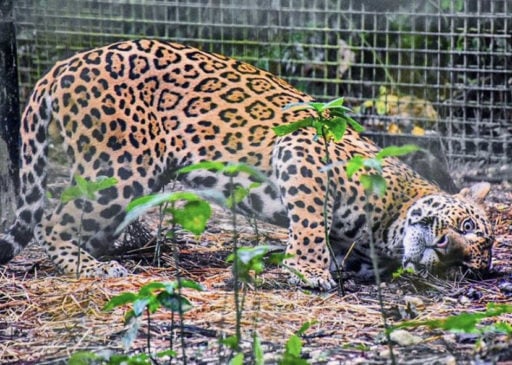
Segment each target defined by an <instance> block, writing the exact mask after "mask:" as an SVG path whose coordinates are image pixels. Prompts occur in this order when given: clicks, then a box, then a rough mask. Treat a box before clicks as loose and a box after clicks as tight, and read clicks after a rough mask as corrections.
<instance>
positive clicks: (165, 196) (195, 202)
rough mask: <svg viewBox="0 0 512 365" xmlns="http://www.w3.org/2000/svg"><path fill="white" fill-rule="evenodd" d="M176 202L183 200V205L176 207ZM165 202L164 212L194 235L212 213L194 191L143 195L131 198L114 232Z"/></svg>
mask: <svg viewBox="0 0 512 365" xmlns="http://www.w3.org/2000/svg"><path fill="white" fill-rule="evenodd" d="M178 202H184V205H183V206H181V207H176V205H175V204H176V203H178ZM165 203H167V204H170V207H168V208H167V210H166V212H168V213H171V214H172V217H173V221H174V223H176V224H179V225H181V226H182V227H183V229H186V230H187V231H189V232H192V233H193V234H195V235H200V234H201V233H203V232H204V230H205V229H206V224H207V223H208V220H209V219H210V216H211V214H212V208H211V206H210V204H209V203H208V202H207V201H205V200H204V199H202V198H201V197H200V196H199V195H197V194H196V193H192V192H189V191H176V192H169V193H157V194H150V195H145V196H142V197H140V198H137V199H134V200H132V201H131V202H130V204H128V206H127V208H126V210H127V214H126V216H125V218H124V220H123V222H122V223H121V224H120V225H119V227H118V228H117V230H116V234H118V233H120V232H121V231H122V230H123V229H124V228H126V227H127V226H128V225H129V224H130V223H132V222H133V221H135V220H136V219H137V218H139V217H140V216H142V215H144V214H146V213H147V212H148V211H149V210H150V209H152V208H154V207H157V206H160V205H162V204H165Z"/></svg>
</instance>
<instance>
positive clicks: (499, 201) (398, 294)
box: [0, 183, 512, 364]
mask: <svg viewBox="0 0 512 365" xmlns="http://www.w3.org/2000/svg"><path fill="white" fill-rule="evenodd" d="M511 205H512V188H511V186H510V185H508V184H506V183H502V184H499V185H494V186H493V189H492V192H491V194H490V196H489V198H488V199H487V206H488V212H489V214H490V216H491V217H492V221H493V222H494V223H495V232H496V242H495V246H494V259H493V267H494V269H493V273H492V274H491V275H489V277H486V278H482V279H479V280H476V279H470V278H467V277H464V276H463V275H457V276H456V278H454V279H438V278H429V279H427V280H424V279H419V278H415V277H411V276H405V277H402V278H399V279H396V280H389V281H386V282H385V283H383V284H382V285H381V288H382V293H383V302H384V308H385V313H386V316H387V318H388V322H389V323H391V324H396V323H399V322H401V321H404V320H409V319H417V320H425V319H435V318H445V317H447V316H450V315H455V314H460V313H463V312H475V311H482V310H484V309H485V307H486V305H487V304H488V303H512V267H511V265H510V263H511V262H512V260H511V258H512V212H511V208H510V207H511ZM242 223H243V224H242ZM258 232H259V237H260V243H271V244H283V243H284V242H285V239H286V232H285V230H282V229H278V228H276V227H274V226H270V225H264V224H258ZM231 237H232V228H231V219H230V217H229V215H228V214H226V213H225V212H223V211H221V210H216V211H215V216H214V218H213V220H212V221H211V222H210V223H209V228H208V232H207V233H206V234H204V235H203V236H202V237H200V238H195V237H193V236H190V235H186V234H184V235H180V238H179V245H178V246H177V247H178V249H179V265H177V263H176V261H175V260H174V258H173V253H172V250H171V247H170V246H165V247H163V249H162V256H161V260H162V262H161V264H162V265H161V266H162V267H160V268H158V267H156V266H154V265H151V261H152V257H153V251H154V248H153V247H152V245H151V243H149V244H148V246H147V247H146V248H144V249H142V250H138V251H137V252H132V253H130V254H125V255H123V256H122V257H121V259H120V261H121V262H122V263H123V264H124V265H125V266H126V267H127V268H128V269H129V270H130V271H132V272H133V275H130V276H128V277H125V278H119V279H106V280H95V279H79V280H77V279H74V278H69V277H64V276H61V275H59V274H58V273H57V272H56V270H55V268H54V267H53V266H52V264H51V263H50V262H49V260H48V259H47V258H46V255H45V254H44V252H42V250H41V248H39V247H37V246H33V245H32V246H30V247H29V248H28V249H26V250H25V251H24V252H23V253H22V255H20V256H18V257H17V258H15V259H14V260H13V261H11V262H10V263H9V264H8V265H6V266H4V267H0V363H2V364H58V363H67V359H68V358H69V356H70V355H71V354H73V353H75V352H77V351H80V350H90V351H94V352H96V353H99V354H106V353H107V352H108V351H111V352H118V353H120V352H122V351H123V345H122V337H123V333H124V327H123V314H124V309H120V308H118V309H115V310H114V311H113V312H104V311H102V307H103V305H104V304H105V303H106V302H107V301H108V300H109V299H110V298H111V297H113V296H115V295H117V294H119V293H121V292H125V291H133V292H136V291H137V290H138V288H139V287H140V286H141V285H143V284H146V283H148V282H151V281H164V282H165V281H171V280H174V279H175V278H176V267H177V266H179V268H180V271H179V272H180V275H181V276H182V277H186V278H189V279H193V280H196V281H197V282H199V283H201V284H202V285H203V286H204V288H205V290H204V291H203V292H194V291H191V290H185V295H186V296H187V297H188V298H189V299H190V301H191V302H192V303H193V306H194V307H193V309H192V310H190V311H189V312H187V313H186V315H185V321H184V327H183V331H184V334H185V341H184V342H185V352H186V358H187V360H188V363H189V364H190V363H193V364H225V363H228V359H229V356H230V352H229V351H228V350H226V349H225V348H223V347H221V346H219V345H218V343H219V339H220V338H222V337H223V336H229V335H232V334H233V333H234V323H235V314H234V304H233V283H232V280H231V271H230V268H229V266H228V264H226V263H225V258H226V256H227V255H228V254H229V252H230V245H231V243H230V241H231ZM255 239H256V235H255V232H254V229H253V228H252V227H251V226H250V225H248V224H247V222H246V220H245V219H244V218H241V220H240V241H241V242H243V243H244V244H248V245H250V244H254V243H255ZM175 247H176V246H175ZM344 288H345V293H344V294H340V293H338V292H337V291H333V292H329V293H320V292H315V291H309V290H304V289H298V288H292V287H290V286H289V285H288V284H287V281H286V276H285V275H284V274H283V273H282V272H281V271H280V270H279V269H278V268H275V267H271V266H270V267H269V268H268V270H267V272H266V273H265V274H264V275H263V276H262V277H261V281H260V282H259V285H258V287H254V288H250V290H249V291H248V293H247V297H246V300H245V304H244V308H245V309H244V311H243V320H242V325H243V328H242V329H243V332H242V333H243V339H244V341H243V350H244V352H245V353H246V358H245V362H244V363H251V358H250V353H251V350H250V348H251V336H252V334H253V333H255V332H257V334H258V335H259V337H260V339H261V341H262V345H263V350H264V354H265V359H266V362H265V363H268V364H273V363H277V362H278V360H279V359H280V357H281V356H282V353H283V351H284V346H285V342H286V340H287V339H288V338H289V337H290V336H291V335H292V334H293V333H294V332H295V331H297V330H298V329H299V328H300V327H301V326H302V324H304V323H305V322H307V321H315V324H313V325H312V326H311V328H310V329H309V330H308V331H307V332H306V334H305V335H304V336H303V344H304V347H303V350H302V356H303V358H304V359H305V360H306V361H307V362H308V363H311V364H388V363H390V361H391V360H390V350H389V347H388V345H387V344H386V342H385V337H384V335H383V324H382V316H381V311H380V307H379V303H378V297H377V294H376V293H377V288H376V286H375V285H374V284H369V283H359V282H357V281H356V280H355V279H354V278H350V277H349V278H348V279H347V280H346V281H345V283H344ZM171 317H172V316H171V313H170V312H168V311H165V310H161V311H158V312H157V313H155V314H154V315H153V316H152V318H151V319H152V321H151V323H150V333H151V339H152V340H151V347H152V350H162V349H165V348H168V346H169V341H170V333H171V332H172V333H174V334H175V336H173V347H174V348H175V349H176V350H177V352H178V357H181V356H182V355H181V354H182V349H181V345H180V341H181V340H180V338H178V337H176V334H177V333H178V330H176V329H175V328H173V327H172V326H171V323H172V320H171V319H172V318H171ZM495 321H500V322H505V323H508V324H509V325H512V314H508V315H502V316H500V317H498V318H497V319H495V320H492V319H487V320H484V321H483V325H489V324H491V323H492V322H495ZM480 328H481V329H482V331H481V333H473V334H464V333H452V332H448V331H442V330H438V329H428V328H425V327H419V328H415V329H409V330H407V333H405V335H404V336H402V337H399V338H395V342H394V346H393V349H392V351H393V354H394V356H395V357H396V362H397V363H400V364H512V338H510V337H507V336H506V335H504V334H500V333H498V332H497V331H496V330H491V329H489V328H487V329H485V328H483V326H481V327H480ZM147 330H148V326H147V323H146V322H145V321H143V322H142V323H141V328H140V330H139V332H138V336H137V338H136V339H135V341H134V343H133V344H132V345H131V347H130V351H131V352H133V353H135V352H141V351H142V352H143V351H145V350H146V346H147V343H146V333H147ZM408 342H410V343H408ZM174 362H175V363H182V360H177V361H176V360H174ZM159 363H165V361H163V360H160V362H159Z"/></svg>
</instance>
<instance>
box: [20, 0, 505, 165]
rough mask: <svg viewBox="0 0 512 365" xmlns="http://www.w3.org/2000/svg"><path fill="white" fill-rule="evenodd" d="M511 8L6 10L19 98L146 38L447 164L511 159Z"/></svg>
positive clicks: (85, 0)
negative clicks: (303, 96)
mask: <svg viewBox="0 0 512 365" xmlns="http://www.w3.org/2000/svg"><path fill="white" fill-rule="evenodd" d="M511 11H512V0H493V1H489V0H422V1H420V0H418V1H408V2H405V1H404V2H399V1H394V0H380V1H377V0H342V1H338V0H179V1H177V0H176V1H170V0H167V1H164V0H162V1H159V0H149V1H145V0H117V1H114V0H111V1H107V0H103V1H102V0H17V1H16V2H15V19H16V26H17V37H18V53H19V62H20V68H19V69H20V74H21V75H20V81H21V96H22V99H26V97H27V95H28V93H29V92H30V89H31V88H32V87H33V85H34V83H35V81H36V80H37V79H38V78H39V77H40V76H41V75H42V74H43V73H44V71H45V70H47V69H48V68H49V67H50V66H51V65H52V64H53V63H54V62H55V61H56V60H58V59H61V58H63V57H65V56H69V55H70V54H72V53H73V52H76V51H78V50H83V49H87V48H92V47H95V46H99V45H103V44H106V43H109V42H112V41H116V40H120V39H127V38H140V37H157V38H165V39H169V40H174V41H177V42H182V43H186V44H190V45H194V46H197V47H199V48H201V49H204V50H208V51H214V52H218V53H223V54H225V55H228V56H232V57H235V58H238V59H241V60H244V61H247V62H250V63H252V64H254V65H256V66H258V67H260V68H264V69H267V70H269V71H271V72H273V73H275V74H277V75H280V76H281V77H283V78H284V79H286V80H287V81H289V82H290V83H292V84H293V85H295V86H296V87H298V88H299V89H302V90H304V91H307V92H308V93H310V94H312V95H314V96H315V97H317V98H318V99H321V100H327V99H333V98H336V97H339V96H344V97H345V98H346V100H347V101H348V103H349V104H350V106H352V107H353V109H354V111H355V112H356V114H357V118H359V120H360V121H362V122H363V123H364V124H365V125H366V126H367V127H368V129H369V131H370V133H373V134H380V133H389V132H391V133H404V134H408V135H410V134H414V135H415V136H417V137H415V138H418V139H419V140H422V139H423V140H428V139H432V138H433V139H436V140H439V139H441V140H442V142H443V145H444V146H445V147H446V154H447V157H448V158H449V160H451V161H454V160H455V159H458V158H463V159H466V160H467V159H479V160H485V161H487V162H505V161H510V160H512V120H511V119H512V100H511V99H512V58H511V56H512V17H511V15H512V13H511Z"/></svg>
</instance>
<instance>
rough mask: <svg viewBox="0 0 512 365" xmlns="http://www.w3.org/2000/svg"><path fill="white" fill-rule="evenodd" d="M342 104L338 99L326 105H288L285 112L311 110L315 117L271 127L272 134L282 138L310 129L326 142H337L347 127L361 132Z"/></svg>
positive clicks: (342, 100) (341, 100) (308, 103)
mask: <svg viewBox="0 0 512 365" xmlns="http://www.w3.org/2000/svg"><path fill="white" fill-rule="evenodd" d="M343 103H344V99H343V98H339V99H335V100H333V101H331V102H328V103H319V102H307V103H293V104H289V105H287V106H286V107H285V108H284V109H285V110H286V109H293V110H296V111H297V110H311V111H313V112H314V113H316V114H317V116H316V117H309V118H304V119H301V120H299V121H297V122H292V123H288V124H282V125H278V126H276V127H273V130H274V133H275V134H276V135H277V136H279V137H282V136H285V135H287V134H290V133H293V132H295V131H297V130H299V129H302V128H309V127H312V128H314V129H315V130H316V134H317V136H321V137H323V138H325V139H326V140H327V141H330V140H331V139H332V140H334V141H336V142H337V141H340V140H341V139H342V138H343V135H344V134H345V131H346V130H347V125H350V126H351V127H352V128H353V129H354V130H356V131H357V132H361V131H363V130H364V128H363V127H362V126H361V125H360V124H359V123H358V122H356V121H355V120H354V119H352V118H351V117H349V116H348V115H347V114H346V113H348V112H350V109H349V108H347V107H345V106H343Z"/></svg>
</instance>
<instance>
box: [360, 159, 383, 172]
mask: <svg viewBox="0 0 512 365" xmlns="http://www.w3.org/2000/svg"><path fill="white" fill-rule="evenodd" d="M363 166H364V167H366V168H368V169H374V170H376V171H377V172H378V173H379V174H382V163H381V161H380V160H378V159H377V158H365V159H364V161H363Z"/></svg>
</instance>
